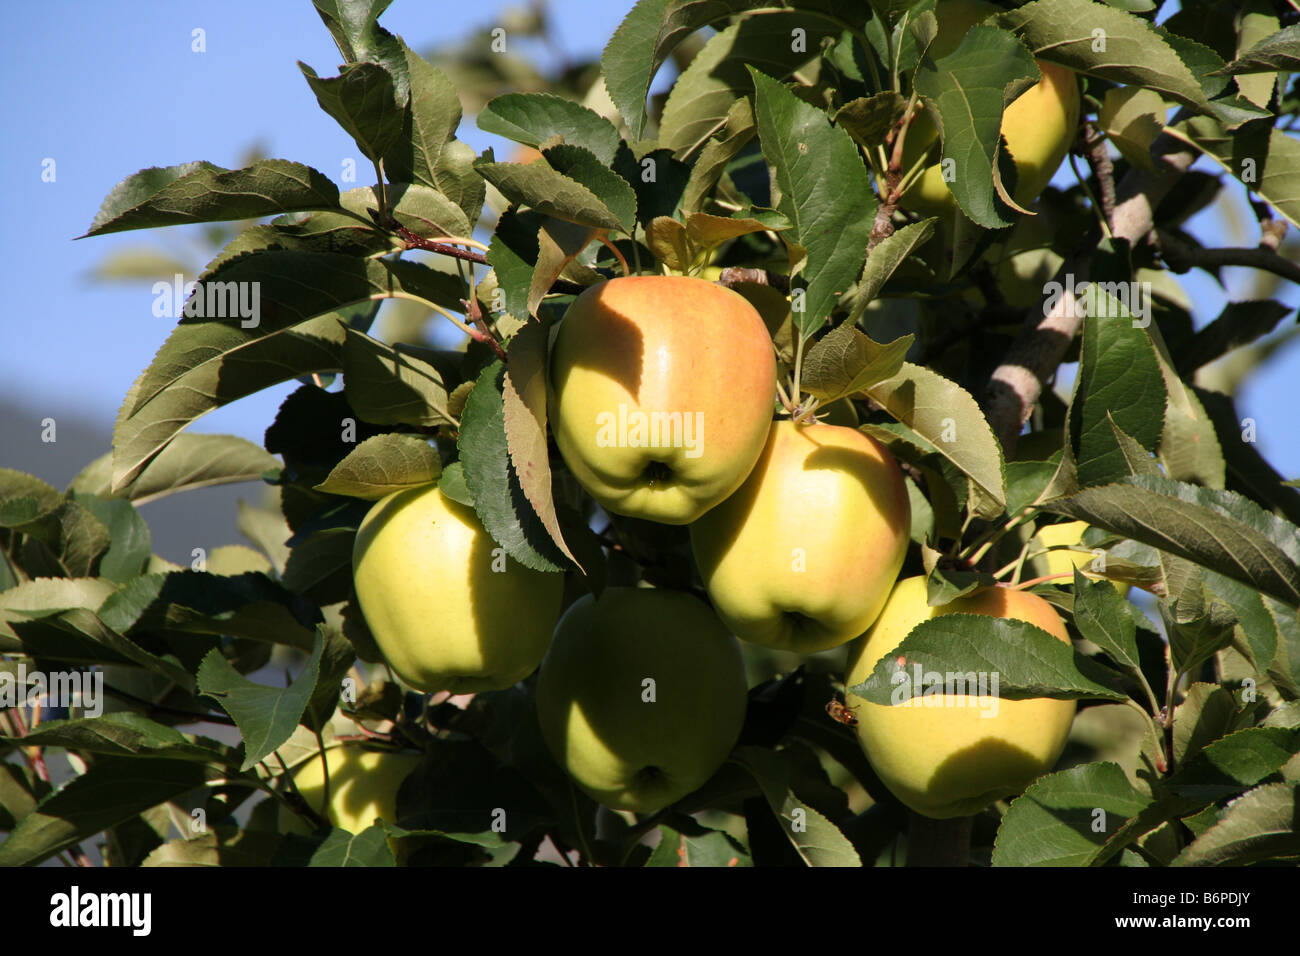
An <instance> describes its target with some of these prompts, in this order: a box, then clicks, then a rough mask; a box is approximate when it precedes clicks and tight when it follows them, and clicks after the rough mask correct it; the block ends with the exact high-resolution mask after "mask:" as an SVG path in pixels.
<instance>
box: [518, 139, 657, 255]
mask: <svg viewBox="0 0 1300 956" xmlns="http://www.w3.org/2000/svg"><path fill="white" fill-rule="evenodd" d="M542 155H543V156H544V157H545V158H546V164H547V165H549V166H550V167H551V168H552V169H553V170H555V171H556V172H557V173H559V174H560V175H562V176H564V177H566V178H568V179H571V180H573V181H574V182H576V183H578V184H580V185H582V186H584V187H586V188H587V189H589V190H590V191H591V193H592V195H593V196H595V197H596V198H597V199H598V200H600V202H601V204H602V205H603V206H604V207H605V208H606V209H608V210H609V211H610V212H611V213H613V215H614V217H615V219H617V220H618V227H619V228H620V229H622V231H623V232H625V233H627V234H628V235H631V234H632V230H633V229H634V228H635V227H636V211H637V195H636V191H635V190H634V189H633V188H632V186H631V184H630V183H629V182H628V181H627V180H626V179H624V178H623V177H622V176H620V175H619V174H618V173H617V172H615V171H614V170H612V169H610V168H609V166H608V164H605V163H602V162H601V161H600V159H599V158H598V157H597V156H596V155H595V154H594V153H592V152H591V150H588V149H583V148H582V147H581V146H569V145H565V144H563V143H561V144H559V145H557V146H548V147H546V148H545V149H543V150H542Z"/></svg>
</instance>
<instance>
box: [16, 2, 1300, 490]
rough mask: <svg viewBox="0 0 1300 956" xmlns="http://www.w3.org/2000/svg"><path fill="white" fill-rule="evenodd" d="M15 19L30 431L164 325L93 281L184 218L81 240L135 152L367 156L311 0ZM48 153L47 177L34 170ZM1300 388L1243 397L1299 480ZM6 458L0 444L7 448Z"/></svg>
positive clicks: (245, 419) (419, 10) (1200, 227)
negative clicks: (325, 92) (312, 77)
mask: <svg viewBox="0 0 1300 956" xmlns="http://www.w3.org/2000/svg"><path fill="white" fill-rule="evenodd" d="M507 6H508V5H507V4H506V3H504V2H502V0H477V2H474V3H472V4H466V3H452V2H446V0H395V2H394V3H393V5H392V7H391V8H390V9H389V10H388V11H387V12H386V13H385V14H384V16H383V18H382V22H383V23H384V24H385V25H386V26H387V27H388V29H390V30H391V31H393V32H395V33H398V34H401V35H402V36H403V37H404V38H405V39H406V40H407V42H408V43H409V44H410V45H411V46H413V47H415V48H416V49H420V50H427V49H429V48H430V47H432V46H435V45H440V44H443V43H447V42H451V41H454V40H456V39H458V38H460V37H463V36H464V35H465V34H467V33H469V32H470V31H472V30H473V29H475V28H482V27H484V26H492V25H495V24H497V23H499V22H500V21H501V18H502V11H503V10H504V9H505V8H506V7H507ZM630 6H631V0H556V2H553V3H552V4H551V14H552V17H553V20H554V21H555V22H556V24H557V30H556V31H555V33H556V37H557V39H558V43H559V46H560V47H561V48H562V50H563V51H564V52H565V53H567V54H568V55H570V56H573V57H584V56H589V55H592V54H594V53H596V52H598V51H599V49H600V48H601V47H602V46H603V45H604V43H605V41H606V40H607V39H608V37H609V35H610V34H611V33H612V31H613V29H614V27H615V26H616V25H617V23H618V21H619V20H620V19H621V18H622V16H623V15H624V13H625V12H626V10H627V9H628V8H630ZM5 17H6V34H7V36H9V37H11V38H19V37H20V38H22V42H15V43H11V44H10V45H9V49H8V51H7V53H6V55H5V57H4V58H3V60H0V75H2V76H3V78H4V81H5V84H4V85H5V88H6V89H8V90H10V91H11V92H10V94H9V95H8V96H6V97H4V98H3V102H2V103H0V129H3V130H4V146H3V147H0V177H3V182H4V183H5V187H6V188H5V189H3V190H0V221H3V223H4V224H5V229H4V232H3V236H0V263H3V264H2V265H0V269H2V270H3V278H4V280H5V282H4V288H5V290H6V292H7V300H8V301H7V302H6V308H5V309H4V311H3V313H2V314H0V323H2V324H3V329H4V333H5V335H4V341H5V346H4V349H3V350H2V351H0V398H6V399H11V400H12V399H17V400H19V401H20V402H21V403H22V405H23V406H25V408H26V409H28V410H30V412H31V413H32V417H33V421H32V428H33V436H34V437H35V435H36V434H37V433H38V432H39V428H40V425H39V421H40V419H41V418H42V417H44V416H46V415H54V416H57V415H59V414H67V413H70V412H73V411H75V412H78V413H80V414H82V415H84V416H86V417H88V418H91V419H94V420H98V421H101V422H103V423H104V424H105V425H108V424H111V422H112V420H113V418H114V416H115V415H116V412H117V409H118V407H119V405H120V404H121V401H122V398H123V396H124V395H125V393H126V390H127V388H128V387H129V386H130V384H131V382H132V380H133V379H134V378H135V377H136V376H137V375H138V374H139V372H140V371H141V370H142V369H143V368H144V367H145V366H146V365H147V364H148V363H149V361H150V359H151V358H152V357H153V354H154V353H155V352H156V351H157V349H158V347H159V346H160V345H161V344H162V342H163V340H164V339H165V338H166V336H167V334H168V332H169V331H170V328H171V326H172V324H173V321H174V320H170V319H160V318H155V317H154V316H153V315H152V313H151V306H152V302H153V294H152V292H151V291H150V289H149V287H148V284H146V283H141V284H132V285H126V284H103V283H95V282H92V281H90V280H89V278H88V273H89V272H90V271H91V269H92V268H93V267H94V266H95V265H96V263H98V262H99V261H100V260H101V259H102V258H103V257H104V256H105V255H106V254H108V253H110V252H111V251H113V250H115V249H121V248H127V247H132V246H139V245H141V244H164V245H166V244H174V248H176V249H177V250H178V251H180V252H181V253H182V254H184V255H186V256H188V257H190V258H193V255H194V251H193V250H195V249H196V248H198V246H197V244H196V242H195V235H194V233H193V231H192V228H191V227H186V228H178V229H170V230H162V231H158V232H154V233H124V234H120V235H113V236H107V237H102V238H97V239H87V240H81V241H77V242H74V241H73V238H74V237H76V236H78V235H80V234H82V233H83V232H85V230H86V228H87V226H88V225H89V223H90V221H91V218H92V217H93V216H94V214H95V211H96V210H97V209H98V207H99V204H100V202H101V201H102V199H103V197H104V195H105V194H106V193H107V192H108V191H109V190H110V189H111V188H112V187H113V186H114V185H115V184H116V183H117V182H119V181H120V180H121V179H122V178H124V177H125V176H127V175H129V174H131V173H133V172H135V171H136V170H138V169H140V168H142V167H146V166H152V165H158V166H165V165H171V164H174V163H180V162H185V161H189V160H196V159H206V160H210V161H212V162H214V163H217V164H219V165H222V166H235V165H238V163H239V158H240V156H241V154H242V153H243V151H244V150H245V149H246V148H247V147H248V146H249V145H250V144H253V143H258V144H260V145H261V147H262V148H263V149H264V150H265V152H266V153H267V155H270V156H276V157H282V158H285V159H292V160H298V161H301V162H304V163H307V164H309V165H311V166H314V167H315V168H317V169H319V170H320V171H322V172H323V173H325V174H326V175H328V176H330V177H331V178H334V179H335V180H336V181H337V180H338V178H339V173H340V169H341V168H342V164H343V162H344V160H346V159H349V158H353V159H359V158H360V157H359V156H358V154H357V150H356V146H355V144H353V142H352V140H351V139H350V138H349V137H348V136H347V135H346V134H345V133H344V132H343V131H342V130H341V129H339V128H338V126H337V125H336V124H335V123H334V122H333V120H331V119H330V118H329V117H327V116H326V115H325V114H324V113H322V112H321V111H320V109H319V108H318V107H317V105H316V103H315V99H314V97H313V96H312V94H311V91H310V90H309V89H308V87H307V84H306V82H305V81H304V80H303V78H302V75H301V74H300V72H299V70H298V67H297V65H296V61H297V60H303V61H304V62H306V63H308V64H310V65H311V66H312V67H314V68H315V69H316V71H317V72H318V73H320V74H322V75H332V74H333V72H334V68H335V67H336V66H337V64H338V59H339V57H338V52H337V50H336V49H335V48H334V45H333V43H332V41H331V39H330V37H329V34H328V32H327V31H326V29H325V28H324V25H323V24H322V23H321V21H320V19H319V18H318V16H317V14H316V12H315V10H314V8H313V7H312V5H311V3H310V2H308V0H220V2H217V0H130V2H124V0H117V2H91V0H79V2H74V0H43V2H42V3H39V4H12V5H8V7H7V9H6V13H5ZM195 28H201V29H203V30H204V31H205V33H206V47H207V49H206V52H203V53H195V52H193V51H192V50H191V43H192V39H191V31H193V30H194V29H195ZM521 42H525V43H526V42H527V41H521ZM553 56H554V51H543V52H542V53H541V54H540V59H541V61H542V62H543V63H546V64H551V63H553V62H554V59H553ZM661 83H662V80H661ZM461 135H462V138H464V139H466V140H467V141H468V142H469V143H470V144H471V145H473V146H474V147H475V148H476V149H482V148H484V147H485V146H487V145H491V144H493V142H494V139H495V138H494V137H490V136H487V135H486V134H483V133H481V132H479V131H478V129H477V128H476V127H475V126H474V124H473V121H472V119H470V120H467V121H466V122H465V123H464V125H463V126H462V133H461ZM50 159H52V160H53V161H54V163H55V164H56V165H55V175H56V178H55V181H54V182H52V183H48V182H43V181H42V170H43V163H44V162H45V161H46V160H50ZM362 177H363V178H364V173H362ZM1247 228H1248V230H1251V231H1249V232H1248V233H1246V234H1242V235H1240V236H1238V237H1236V241H1238V242H1245V243H1247V244H1253V243H1254V242H1255V241H1256V234H1255V233H1254V232H1253V229H1254V225H1253V222H1252V223H1247ZM1194 229H1195V231H1196V232H1197V233H1198V234H1199V235H1200V236H1201V237H1202V238H1203V239H1205V240H1207V241H1213V242H1215V243H1216V244H1222V243H1223V241H1225V240H1226V239H1227V238H1228V237H1227V236H1226V235H1225V234H1224V227H1223V226H1222V224H1221V222H1220V220H1218V219H1216V218H1215V217H1213V216H1202V217H1200V218H1199V219H1198V220H1196V221H1195V222H1194ZM1232 271H1233V270H1230V272H1232ZM1235 271H1237V272H1241V270H1235ZM1242 278H1243V277H1242V276H1240V275H1235V276H1233V277H1232V283H1233V284H1231V288H1230V295H1231V296H1232V297H1233V298H1240V297H1241V296H1242V294H1243V292H1244V290H1245V288H1246V286H1245V285H1244V284H1243V283H1242ZM1187 286H1188V288H1189V291H1190V292H1191V293H1192V297H1193V302H1194V308H1195V314H1196V319H1197V322H1198V325H1199V324H1204V323H1205V322H1207V321H1209V320H1210V319H1212V318H1213V317H1214V316H1215V315H1217V314H1218V311H1219V309H1220V308H1221V307H1222V304H1223V302H1224V301H1225V297H1224V296H1223V295H1222V294H1221V293H1220V292H1218V291H1217V289H1216V288H1215V287H1214V285H1213V283H1212V282H1210V281H1209V280H1208V279H1207V278H1205V277H1203V276H1202V277H1199V278H1193V279H1191V280H1190V281H1188V282H1187ZM1283 297H1284V298H1286V299H1287V301H1289V302H1290V303H1292V304H1293V305H1294V304H1295V303H1296V302H1297V301H1300V294H1298V290H1296V289H1295V288H1294V287H1285V289H1284V293H1283ZM1284 321H1286V322H1291V321H1293V319H1287V320H1284ZM291 390H292V386H289V385H286V386H281V387H279V388H275V389H271V390H268V391H266V392H263V393H261V394H260V395H258V396H254V397H251V398H248V399H244V400H242V401H240V402H237V403H235V404H234V405H232V406H229V407H227V408H225V409H222V410H220V411H218V412H215V413H213V414H212V415H209V416H207V417H206V418H204V419H202V420H200V422H198V423H197V425H196V426H194V427H195V428H196V429H197V430H201V431H217V432H229V433H234V434H239V435H243V436H245V437H247V438H250V439H252V440H254V441H257V442H259V443H260V441H261V438H262V433H263V431H264V429H265V428H266V426H267V425H268V424H269V423H270V421H271V419H272V418H273V417H274V414H275V410H276V408H277V407H278V405H279V403H280V401H281V400H282V399H283V397H284V396H285V395H286V394H288V392H289V391H291ZM1298 399H1300V348H1295V347H1292V348H1290V349H1288V350H1287V352H1286V353H1284V354H1283V355H1282V356H1281V357H1280V358H1277V359H1275V360H1274V361H1273V362H1272V364H1271V365H1270V366H1269V367H1268V369H1267V370H1266V371H1265V372H1264V373H1263V374H1261V375H1260V376H1258V378H1257V380H1256V381H1255V382H1254V383H1253V384H1252V385H1251V387H1250V388H1249V389H1248V390H1246V392H1245V393H1244V395H1243V396H1241V398H1240V404H1241V411H1242V414H1243V415H1251V416H1253V417H1254V418H1256V420H1257V422H1258V428H1259V439H1260V443H1261V446H1262V447H1263V449H1264V451H1265V453H1266V454H1268V455H1269V457H1270V459H1271V460H1272V461H1273V462H1274V464H1275V465H1276V466H1277V467H1279V469H1280V470H1282V471H1284V472H1286V473H1287V475H1288V476H1289V477H1294V476H1296V475H1300V442H1298V441H1297V440H1296V439H1295V437H1294V435H1295V430H1294V429H1295V426H1294V421H1293V420H1292V419H1291V418H1290V416H1291V415H1292V414H1294V408H1295V407H1296V405H1297V404H1298V402H1297V400H1298ZM7 459H8V460H7ZM11 461H12V456H11V455H9V454H6V453H5V450H3V449H0V464H8V463H11Z"/></svg>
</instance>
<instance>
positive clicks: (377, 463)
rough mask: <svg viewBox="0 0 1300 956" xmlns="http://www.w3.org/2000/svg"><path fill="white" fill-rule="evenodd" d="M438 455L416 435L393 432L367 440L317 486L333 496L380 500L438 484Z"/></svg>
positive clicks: (440, 470) (439, 472)
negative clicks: (434, 483)
mask: <svg viewBox="0 0 1300 956" xmlns="http://www.w3.org/2000/svg"><path fill="white" fill-rule="evenodd" d="M441 472H442V463H441V462H440V461H439V460H438V452H437V451H436V450H434V448H433V446H432V445H430V444H429V443H428V442H427V441H426V440H425V439H423V438H420V437H418V436H416V435H400V434H397V433H394V432H390V433H388V434H384V435H375V436H374V437H372V438H367V439H366V440H365V441H363V442H362V443H361V444H360V445H358V446H357V447H356V448H355V449H353V450H352V451H351V452H349V453H348V456H347V457H346V458H344V459H343V460H342V461H341V462H339V463H338V464H337V465H335V466H334V469H333V470H332V471H331V472H330V473H329V476H328V477H327V478H326V479H325V480H324V481H323V482H321V483H320V484H318V485H316V486H315V488H316V490H317V491H323V492H325V493H326V494H331V495H351V496H352V497H354V498H365V499H366V500H368V501H378V500H379V499H380V498H383V497H384V496H385V495H390V494H392V493H393V492H397V491H404V490H405V489H407V488H415V487H418V486H420V485H427V484H429V483H430V482H433V481H437V480H438V475H439V474H441Z"/></svg>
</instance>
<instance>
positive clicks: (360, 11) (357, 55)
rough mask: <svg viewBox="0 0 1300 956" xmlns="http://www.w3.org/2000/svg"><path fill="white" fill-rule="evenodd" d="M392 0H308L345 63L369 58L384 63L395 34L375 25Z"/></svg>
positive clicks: (386, 62) (394, 41) (385, 63)
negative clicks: (327, 30)
mask: <svg viewBox="0 0 1300 956" xmlns="http://www.w3.org/2000/svg"><path fill="white" fill-rule="evenodd" d="M391 2H392V0H312V4H313V5H314V6H315V7H316V13H317V14H319V16H320V18H321V20H322V21H323V22H324V24H325V26H326V27H327V28H328V29H329V31H330V35H331V36H333V37H334V43H335V45H336V46H338V48H339V52H340V53H342V54H343V58H344V59H345V60H346V61H347V62H349V63H356V62H358V61H359V60H373V61H375V62H377V63H383V64H384V65H385V66H387V65H388V60H387V56H388V55H389V54H390V53H391V48H392V46H393V45H394V44H395V43H396V40H395V38H394V37H393V36H392V34H390V33H389V32H388V31H387V30H385V29H384V28H383V27H381V26H380V25H379V15H380V14H381V13H383V12H384V10H386V9H387V8H388V5H389V4H390V3H391Z"/></svg>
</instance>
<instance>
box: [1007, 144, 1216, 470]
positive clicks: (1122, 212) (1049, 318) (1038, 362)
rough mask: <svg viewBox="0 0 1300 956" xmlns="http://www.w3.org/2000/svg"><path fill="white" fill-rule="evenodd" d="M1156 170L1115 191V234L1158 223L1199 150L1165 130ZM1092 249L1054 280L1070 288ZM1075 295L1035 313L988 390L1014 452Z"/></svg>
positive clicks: (1061, 347) (1071, 315)
mask: <svg viewBox="0 0 1300 956" xmlns="http://www.w3.org/2000/svg"><path fill="white" fill-rule="evenodd" d="M1152 153H1153V157H1154V159H1155V163H1156V167H1157V172H1155V173H1150V172H1146V171H1144V170H1140V169H1133V170H1131V171H1130V172H1129V173H1128V174H1127V175H1125V177H1124V179H1123V180H1122V181H1121V182H1120V184H1119V186H1118V188H1117V190H1116V203H1115V212H1114V216H1113V218H1112V225H1111V234H1112V235H1113V236H1114V237H1115V238H1116V239H1123V240H1125V241H1127V242H1129V243H1137V242H1138V241H1139V240H1141V239H1143V238H1144V237H1145V236H1146V235H1147V233H1149V232H1150V231H1151V229H1152V227H1153V226H1154V210H1155V207H1156V206H1157V205H1158V204H1159V202H1160V200H1161V199H1163V198H1164V197H1165V195H1166V194H1167V193H1168V192H1169V190H1170V189H1171V188H1172V187H1173V185H1174V183H1175V182H1177V181H1178V178H1179V177H1180V176H1182V175H1183V173H1185V172H1187V169H1188V167H1190V166H1191V165H1192V163H1193V161H1195V159H1196V156H1197V155H1198V154H1197V151H1196V150H1195V149H1194V148H1193V147H1191V146H1188V145H1187V144H1186V143H1183V142H1181V141H1179V140H1177V139H1175V138H1174V137H1172V136H1170V135H1168V134H1167V133H1166V134H1161V135H1160V136H1159V137H1158V138H1157V139H1156V141H1155V143H1154V144H1153V145H1152ZM1090 258H1091V250H1089V249H1081V250H1079V251H1077V252H1075V253H1074V254H1072V255H1071V256H1069V257H1068V258H1067V259H1066V261H1065V262H1064V263H1063V264H1062V265H1061V268H1060V270H1059V271H1058V272H1057V274H1056V278H1055V281H1056V282H1058V283H1060V284H1061V286H1062V287H1063V288H1069V287H1070V283H1069V281H1068V280H1069V279H1070V278H1073V284H1074V285H1075V286H1077V285H1079V283H1080V282H1081V281H1082V280H1084V279H1086V277H1087V276H1086V273H1087V267H1088V262H1089V260H1090ZM1075 301H1076V300H1075V298H1074V297H1073V296H1072V295H1065V294H1063V295H1061V296H1060V298H1059V299H1058V300H1057V302H1056V303H1055V305H1054V307H1053V308H1052V309H1051V310H1049V311H1048V312H1047V313H1046V314H1044V315H1042V316H1037V315H1033V314H1031V315H1030V317H1029V319H1028V320H1027V322H1026V325H1025V327H1024V328H1023V329H1022V330H1021V332H1020V335H1019V336H1018V337H1017V338H1016V341H1015V342H1014V343H1013V344H1012V346H1011V349H1010V351H1009V352H1008V353H1007V357H1006V359H1005V360H1004V361H1003V363H1002V364H1001V365H999V366H998V367H997V369H995V370H994V372H993V375H992V376H991V377H990V379H989V384H988V386H987V389H986V391H985V394H984V409H985V413H986V414H987V416H988V420H989V424H990V425H992V426H993V431H994V433H995V434H996V435H997V436H998V438H999V439H1000V440H1001V441H1002V447H1003V449H1004V451H1005V452H1006V454H1007V455H1008V456H1009V455H1010V454H1011V453H1012V452H1013V451H1014V450H1015V446H1016V440H1017V438H1018V437H1019V435H1020V429H1021V427H1022V426H1023V425H1024V423H1025V422H1026V421H1028V420H1029V415H1030V413H1031V412H1032V411H1033V409H1034V406H1035V405H1036V404H1037V403H1038V399H1039V397H1040V396H1041V395H1042V393H1043V385H1044V383H1045V382H1046V381H1047V380H1048V379H1049V378H1050V377H1051V376H1052V375H1053V374H1054V373H1055V371H1056V369H1057V367H1058V366H1059V365H1060V364H1061V358H1062V357H1063V356H1064V355H1065V351H1066V349H1067V348H1069V346H1070V342H1071V341H1073V339H1074V337H1075V335H1076V334H1077V333H1078V331H1079V326H1080V323H1081V322H1082V321H1083V318H1082V316H1081V315H1078V314H1077V310H1076V309H1075Z"/></svg>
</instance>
